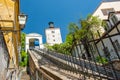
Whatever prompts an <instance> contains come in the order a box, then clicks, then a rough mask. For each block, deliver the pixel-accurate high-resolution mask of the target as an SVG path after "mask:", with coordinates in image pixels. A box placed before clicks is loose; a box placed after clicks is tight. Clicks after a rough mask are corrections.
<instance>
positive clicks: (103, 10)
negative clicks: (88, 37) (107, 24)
mask: <svg viewBox="0 0 120 80" xmlns="http://www.w3.org/2000/svg"><path fill="white" fill-rule="evenodd" d="M101 11H102V13H103V15H104V16H106V15H108V14H109V12H114V11H115V10H114V8H106V9H101Z"/></svg>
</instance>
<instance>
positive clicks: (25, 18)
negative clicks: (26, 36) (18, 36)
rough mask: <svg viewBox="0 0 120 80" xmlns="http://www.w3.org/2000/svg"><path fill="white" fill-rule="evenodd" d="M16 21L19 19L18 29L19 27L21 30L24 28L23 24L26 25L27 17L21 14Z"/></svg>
mask: <svg viewBox="0 0 120 80" xmlns="http://www.w3.org/2000/svg"><path fill="white" fill-rule="evenodd" d="M18 19H19V24H20V27H21V29H23V28H24V27H25V24H26V20H27V15H25V14H23V13H22V14H20V15H19V16H18Z"/></svg>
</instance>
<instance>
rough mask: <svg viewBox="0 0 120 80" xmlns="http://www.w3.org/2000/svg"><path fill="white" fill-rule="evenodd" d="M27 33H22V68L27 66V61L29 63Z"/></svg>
mask: <svg viewBox="0 0 120 80" xmlns="http://www.w3.org/2000/svg"><path fill="white" fill-rule="evenodd" d="M25 37H26V34H25V33H23V32H22V33H21V61H20V66H22V67H25V66H27V61H28V55H27V53H26V52H25Z"/></svg>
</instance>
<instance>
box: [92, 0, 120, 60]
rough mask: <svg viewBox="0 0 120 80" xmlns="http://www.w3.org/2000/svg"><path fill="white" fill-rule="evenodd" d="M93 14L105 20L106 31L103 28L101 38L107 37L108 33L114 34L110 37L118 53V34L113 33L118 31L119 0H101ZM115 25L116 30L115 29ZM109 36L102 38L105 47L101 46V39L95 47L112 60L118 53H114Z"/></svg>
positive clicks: (119, 52)
mask: <svg viewBox="0 0 120 80" xmlns="http://www.w3.org/2000/svg"><path fill="white" fill-rule="evenodd" d="M93 16H99V18H100V19H102V20H106V21H107V25H108V27H106V28H107V31H105V30H104V29H103V31H104V34H103V36H101V37H102V38H103V37H107V36H108V35H110V36H111V35H114V36H111V37H110V38H111V40H112V42H113V44H114V45H115V47H116V48H117V53H118V54H119V55H120V50H119V48H120V35H115V34H118V33H119V31H120V23H119V21H120V0H106V1H103V2H101V4H100V5H99V6H98V8H97V9H96V10H95V12H94V13H93ZM116 26H117V28H118V30H117V29H116ZM110 38H104V39H102V41H103V43H104V46H105V48H104V47H103V44H102V41H98V42H97V47H98V49H99V52H100V54H101V55H102V56H104V57H107V56H108V55H109V56H110V58H111V59H112V60H113V59H116V58H118V57H117V56H118V55H116V54H117V53H116V51H115V49H114V47H113V45H112V43H111V41H110ZM106 51H108V53H109V54H107V53H106Z"/></svg>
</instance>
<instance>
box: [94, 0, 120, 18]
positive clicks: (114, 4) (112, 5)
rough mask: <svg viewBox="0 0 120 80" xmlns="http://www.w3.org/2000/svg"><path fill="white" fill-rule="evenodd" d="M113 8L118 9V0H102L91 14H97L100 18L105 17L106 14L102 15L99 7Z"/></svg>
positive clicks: (119, 6)
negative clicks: (113, 0) (106, 0)
mask: <svg viewBox="0 0 120 80" xmlns="http://www.w3.org/2000/svg"><path fill="white" fill-rule="evenodd" d="M106 8H114V10H115V11H120V1H115V2H103V3H101V4H100V5H99V7H98V8H97V9H96V10H95V12H94V13H93V16H99V17H100V18H101V19H102V20H103V19H107V18H108V16H104V15H103V13H102V11H101V9H106Z"/></svg>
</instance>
